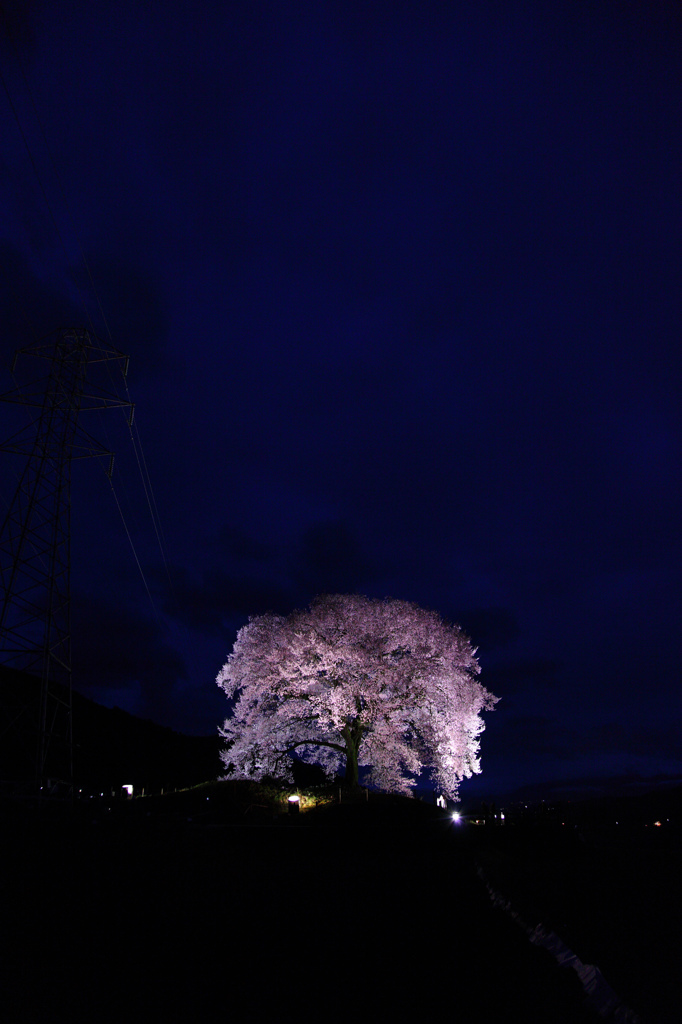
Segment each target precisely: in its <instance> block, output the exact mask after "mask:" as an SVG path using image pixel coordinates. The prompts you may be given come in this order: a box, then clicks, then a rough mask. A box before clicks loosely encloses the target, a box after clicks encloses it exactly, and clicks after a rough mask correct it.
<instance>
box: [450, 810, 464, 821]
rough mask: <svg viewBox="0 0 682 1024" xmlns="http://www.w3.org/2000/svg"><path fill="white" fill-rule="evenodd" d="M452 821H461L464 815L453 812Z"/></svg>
mask: <svg viewBox="0 0 682 1024" xmlns="http://www.w3.org/2000/svg"><path fill="white" fill-rule="evenodd" d="M452 820H453V821H461V820H462V815H461V814H460V813H459V811H453V812H452Z"/></svg>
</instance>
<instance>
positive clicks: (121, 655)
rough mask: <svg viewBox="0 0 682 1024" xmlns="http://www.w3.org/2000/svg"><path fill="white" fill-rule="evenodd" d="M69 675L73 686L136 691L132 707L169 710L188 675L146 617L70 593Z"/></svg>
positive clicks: (101, 690) (159, 711) (163, 712)
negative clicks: (71, 643) (177, 690)
mask: <svg viewBox="0 0 682 1024" xmlns="http://www.w3.org/2000/svg"><path fill="white" fill-rule="evenodd" d="M72 635H73V678H74V686H75V688H76V689H77V690H83V691H85V692H86V693H88V692H90V691H95V692H97V694H98V695H99V697H98V699H102V696H103V695H106V693H107V692H110V693H114V694H120V693H123V694H124V695H125V694H126V693H128V694H129V695H131V697H132V695H135V700H134V703H135V705H136V713H141V714H144V713H148V714H150V715H151V714H152V713H153V715H154V718H156V719H157V720H158V718H159V715H160V716H161V717H162V718H163V717H166V716H167V715H169V714H171V713H172V707H173V703H174V694H175V692H176V689H177V687H178V686H179V685H181V684H182V683H183V682H184V681H185V680H186V678H187V670H186V667H185V663H184V660H183V658H182V656H181V655H180V654H179V653H178V652H177V651H176V650H173V649H172V648H171V647H170V646H169V645H168V644H167V643H166V641H165V639H164V637H163V635H162V631H161V628H160V627H159V626H158V625H157V624H156V623H155V622H153V621H151V620H150V619H147V618H145V617H144V616H141V615H138V614H136V613H135V612H133V611H130V610H128V608H127V607H125V606H124V605H113V604H110V603H109V601H107V600H106V599H104V598H93V597H91V596H89V595H88V596H86V595H84V594H74V595H73V597H72Z"/></svg>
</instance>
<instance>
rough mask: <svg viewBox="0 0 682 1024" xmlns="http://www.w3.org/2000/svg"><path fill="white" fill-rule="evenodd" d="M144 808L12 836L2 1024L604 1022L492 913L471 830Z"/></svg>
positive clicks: (15, 831) (32, 825)
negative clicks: (238, 820) (112, 1023)
mask: <svg viewBox="0 0 682 1024" xmlns="http://www.w3.org/2000/svg"><path fill="white" fill-rule="evenodd" d="M133 804H135V805H136V806H135V811H134V812H133V810H132V808H133ZM148 806H149V807H150V808H151V807H152V806H153V805H152V804H151V803H150V804H149V805H148ZM169 806H170V805H169ZM140 807H141V802H138V801H133V802H132V803H131V804H130V805H128V806H125V805H120V806H119V807H118V809H117V810H116V809H115V810H113V811H107V810H106V808H105V807H104V806H100V807H98V808H95V807H92V809H91V808H87V809H85V813H83V809H81V813H78V814H76V815H75V816H67V817H66V818H63V819H62V818H61V817H59V816H58V817H55V818H53V817H52V816H51V815H43V816H41V818H40V819H39V820H38V819H36V818H35V817H27V816H26V815H24V814H22V815H17V814H15V815H13V816H11V817H10V819H8V820H7V822H6V824H5V835H6V843H7V845H6V850H7V852H8V853H9V861H10V863H9V869H8V870H6V872H5V875H4V878H3V886H4V890H5V891H4V894H3V911H4V918H5V928H6V934H9V937H10V951H9V955H8V956H6V957H5V958H4V960H3V963H2V971H3V974H4V977H3V983H2V989H3V1006H4V1014H3V1015H4V1019H6V1020H8V1021H11V1022H17V1024H19V1022H29V1021H31V1022H61V1021H64V1022H67V1021H68V1022H74V1024H75V1022H80V1021H88V1022H89V1021H98V1022H99V1021H116V1022H121V1024H123V1022H131V1021H132V1022H135V1021H151V1022H153V1021H168V1020H183V1021H186V1020H190V1021H204V1020H205V1021H212V1020H223V1019H226V1020H229V1019H234V1020H239V1021H242V1020H245V1021H252V1020H273V1021H281V1020H293V1019H302V1020H305V1019H307V1020H340V1019H344V1020H348V1021H349V1022H357V1021H384V1020H391V1021H400V1020H410V1021H412V1020H419V1021H431V1020H433V1021H439V1020H455V1021H457V1020H469V1019H474V1020H478V1021H501V1022H504V1021H510V1022H511V1021H524V1022H535V1021H537V1022H542V1024H562V1022H577V1021H595V1020H597V1019H599V1018H597V1017H596V1016H595V1015H594V1014H593V1012H592V1011H591V1010H590V1009H589V1007H587V1006H586V1005H585V1003H584V998H583V992H582V989H581V987H580V984H579V982H578V980H577V977H576V975H575V974H574V972H573V971H570V970H566V969H560V968H559V967H558V966H557V965H556V963H555V962H554V960H553V959H552V957H551V956H550V954H549V953H547V952H546V951H545V950H543V949H541V948H539V947H537V946H533V945H530V944H529V943H528V941H527V938H526V937H525V935H524V934H523V932H522V931H521V929H519V927H518V926H517V925H516V924H515V923H514V921H513V920H512V919H511V918H510V916H509V915H508V914H507V913H505V912H504V911H502V910H499V909H496V908H495V907H494V906H493V905H492V904H491V902H490V899H489V896H488V894H487V892H486V890H485V888H484V886H483V885H482V883H481V882H480V880H479V879H478V878H477V877H476V874H475V870H476V865H477V864H478V863H480V854H481V850H482V849H483V847H482V845H481V841H480V839H478V838H476V837H474V830H472V829H469V831H468V833H466V832H465V831H464V830H461V829H460V830H457V829H455V828H453V826H452V825H449V824H448V823H447V822H446V821H445V820H443V819H441V820H434V819H433V818H432V817H431V816H430V815H429V814H424V815H423V816H422V815H421V814H416V815H415V816H414V817H413V818H410V819H402V818H399V817H398V818H396V817H395V816H394V817H391V814H390V813H383V814H379V815H378V816H375V817H372V815H371V812H369V811H368V810H367V809H364V810H363V809H362V808H357V809H353V808H348V809H347V810H346V811H345V814H342V815H339V814H338V813H334V811H333V809H332V810H331V812H327V813H324V812H321V813H320V814H319V816H318V818H317V819H314V818H313V817H308V816H305V817H303V816H301V817H300V818H299V819H298V820H296V819H293V818H287V817H283V818H280V819H279V821H277V822H275V821H273V819H272V818H271V817H270V818H268V817H266V816H264V817H263V819H262V820H261V822H260V825H261V827H246V826H245V825H243V824H242V825H240V824H237V823H236V822H235V820H230V819H229V816H228V817H227V818H225V819H224V820H223V821H222V823H221V821H220V820H216V819H215V818H213V819H210V818H207V817H205V818H203V819H201V818H199V817H197V815H185V814H182V813H179V812H175V813H168V814H164V813H162V812H161V811H160V810H159V804H158V802H157V804H156V805H154V810H153V811H149V812H144V813H142V812H141V810H140ZM188 817H192V819H193V820H191V821H189V820H187V819H188ZM247 820H252V821H254V823H255V822H257V821H258V816H257V815H255V816H254V815H251V816H250V817H248V818H246V817H244V818H242V821H247ZM314 821H315V824H313V822H314ZM479 835H480V834H479ZM484 845H485V844H484ZM496 857H497V859H496V858H495V855H493V857H492V861H495V859H496V863H497V866H498V868H499V866H500V864H501V863H502V862H503V860H504V858H503V855H502V853H500V852H499V851H498V854H497V855H496ZM488 861H489V862H490V863H492V861H491V858H490V855H488ZM492 866H493V867H494V866H495V865H494V864H492ZM652 1024H653V1022H652Z"/></svg>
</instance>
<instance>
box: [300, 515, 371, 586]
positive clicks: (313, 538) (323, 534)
mask: <svg viewBox="0 0 682 1024" xmlns="http://www.w3.org/2000/svg"><path fill="white" fill-rule="evenodd" d="M370 569H371V567H370V564H369V562H368V561H367V559H366V558H365V557H364V555H363V553H362V550H361V547H360V544H359V543H358V541H357V539H356V538H355V536H354V535H353V533H352V532H351V531H350V530H349V528H348V527H347V526H346V525H345V523H343V522H330V523H314V524H313V525H312V526H309V527H308V528H307V529H306V530H305V532H304V534H303V537H302V540H301V543H300V545H299V547H298V549H297V551H296V552H295V555H294V565H293V575H294V578H295V580H296V582H297V583H298V584H299V586H300V587H302V588H303V589H304V590H305V591H306V592H307V593H308V594H309V595H310V596H311V597H313V596H315V595H316V594H321V593H328V594H342V593H353V592H355V591H357V590H358V589H360V588H361V585H362V583H363V582H364V581H366V579H367V578H368V576H369V574H370Z"/></svg>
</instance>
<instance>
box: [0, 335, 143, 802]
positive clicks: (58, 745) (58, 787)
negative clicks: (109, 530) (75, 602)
mask: <svg viewBox="0 0 682 1024" xmlns="http://www.w3.org/2000/svg"><path fill="white" fill-rule="evenodd" d="M28 357H31V358H32V359H34V360H36V359H37V360H39V361H40V360H43V361H45V362H46V363H47V375H46V376H43V377H40V378H39V379H37V380H32V381H31V382H30V383H28V384H25V385H23V386H21V385H20V386H18V387H17V388H16V389H15V390H14V391H10V392H7V393H6V394H4V395H0V400H2V401H5V402H14V403H18V404H20V405H24V406H29V407H32V408H35V409H37V410H39V411H38V413H37V414H36V417H35V419H33V421H32V422H31V423H30V424H29V425H28V426H27V427H25V428H23V429H22V430H20V431H18V432H17V433H16V434H14V435H13V436H12V437H11V438H9V440H8V441H6V442H5V443H4V444H2V445H0V451H4V452H14V453H15V454H16V455H22V456H24V457H25V462H24V463H23V469H21V470H20V473H19V479H18V483H17V487H16V490H15V492H14V497H13V498H12V499H11V501H10V502H9V508H8V511H7V515H6V517H5V521H4V523H3V526H2V529H1V530H0V585H1V587H2V589H1V591H0V601H1V604H0V662H2V663H3V664H4V665H5V666H6V667H7V669H10V670H14V671H11V672H9V673H6V677H7V678H8V679H12V680H13V681H14V687H15V691H16V690H17V687H19V692H15V693H14V695H10V696H9V697H8V696H7V693H8V691H7V689H6V688H5V698H6V699H5V704H6V707H5V708H4V712H5V714H4V716H3V717H5V719H6V721H5V723H4V726H5V729H13V730H18V732H19V734H20V735H21V737H22V743H31V742H35V745H36V759H35V776H34V780H33V781H34V783H35V786H36V792H37V794H38V795H41V794H42V795H47V794H48V793H49V792H61V793H66V792H69V791H71V789H72V786H73V734H72V722H71V710H72V697H71V694H72V690H71V614H70V548H71V529H70V525H71V523H70V521H71V463H72V460H73V459H81V458H93V457H107V458H108V459H109V466H108V473H109V475H111V470H112V467H113V455H112V454H111V452H109V451H107V450H106V449H105V448H103V447H102V445H100V444H99V442H98V441H96V440H95V439H94V438H93V437H91V436H90V434H88V433H87V432H86V431H85V430H83V428H82V427H81V426H80V425H79V417H80V414H81V413H82V412H85V411H88V410H94V409H110V408H115V407H127V408H128V409H129V422H132V415H133V405H132V403H131V402H129V401H124V400H122V399H120V398H119V397H118V396H117V395H116V394H115V393H113V392H109V391H107V390H105V389H104V388H102V387H101V386H100V385H99V384H98V383H97V382H96V381H95V380H94V379H93V378H94V377H95V376H96V375H97V373H98V372H99V373H100V375H101V376H103V375H102V371H101V369H98V368H99V364H118V368H119V370H120V371H122V373H123V378H125V375H126V372H127V368H128V357H127V356H124V355H123V354H122V353H121V352H118V351H116V350H115V349H112V348H105V347H104V346H103V345H102V344H101V343H100V342H99V340H98V339H97V338H96V337H95V335H94V334H92V333H91V332H89V331H87V330H85V329H80V328H78V329H68V330H60V331H57V332H55V333H54V334H52V335H50V336H48V337H47V338H45V339H43V340H42V341H40V342H37V343H36V344H34V345H29V346H28V347H27V348H22V349H19V350H18V351H17V352H16V353H15V356H14V362H13V365H12V373H13V374H14V371H15V369H16V367H17V364H18V363H19V362H21V363H25V362H26V360H27V358H28ZM114 368H115V367H114ZM106 370H108V376H109V378H110V379H111V380H112V381H113V375H112V367H111V365H109V366H107V367H106ZM104 379H105V382H107V383H108V381H107V380H106V378H104ZM112 387H114V388H115V384H113V385H112ZM31 677H33V678H31ZM0 742H2V740H0ZM15 742H16V740H15Z"/></svg>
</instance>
